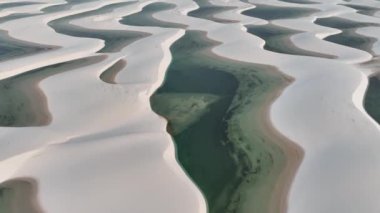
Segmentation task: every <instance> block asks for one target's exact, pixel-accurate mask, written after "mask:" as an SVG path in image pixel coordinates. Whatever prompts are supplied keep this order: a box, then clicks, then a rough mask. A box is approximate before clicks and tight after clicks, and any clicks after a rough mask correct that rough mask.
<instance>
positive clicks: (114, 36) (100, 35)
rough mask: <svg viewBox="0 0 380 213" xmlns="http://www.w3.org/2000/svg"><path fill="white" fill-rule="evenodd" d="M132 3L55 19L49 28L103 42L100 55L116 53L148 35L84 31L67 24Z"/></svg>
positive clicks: (133, 32) (131, 32)
mask: <svg viewBox="0 0 380 213" xmlns="http://www.w3.org/2000/svg"><path fill="white" fill-rule="evenodd" d="M131 3H133V2H128V3H116V4H111V5H107V6H105V7H102V8H100V9H98V10H95V11H89V12H85V13H81V14H77V15H72V16H68V17H64V18H61V19H57V20H54V21H51V22H49V23H48V24H49V26H50V27H52V28H53V29H55V31H57V32H58V33H62V34H66V35H70V36H75V37H85V38H97V39H101V40H103V41H104V42H105V46H104V47H103V48H102V49H101V50H99V51H98V52H101V53H108V52H117V51H120V50H121V49H122V48H123V47H125V46H127V45H129V44H131V43H133V42H134V41H136V40H139V39H141V38H144V37H146V36H148V35H149V34H148V33H143V32H135V31H127V30H96V29H86V28H82V27H78V26H75V25H72V24H69V22H70V21H72V20H75V19H79V18H85V17H89V16H94V15H101V14H107V13H111V12H112V11H113V10H114V9H117V8H118V7H121V6H126V5H129V4H131Z"/></svg>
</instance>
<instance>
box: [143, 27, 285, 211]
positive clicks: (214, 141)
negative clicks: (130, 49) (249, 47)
mask: <svg viewBox="0 0 380 213" xmlns="http://www.w3.org/2000/svg"><path fill="white" fill-rule="evenodd" d="M216 44H217V43H215V42H213V41H210V40H208V39H207V38H206V37H205V34H204V33H201V32H195V31H188V32H187V33H186V35H185V36H184V37H182V38H181V39H180V40H178V41H177V42H176V43H175V44H174V45H173V46H172V48H171V52H172V54H173V60H172V63H171V65H170V67H169V69H168V71H167V74H166V78H165V82H164V84H163V85H162V86H161V88H159V89H158V90H157V91H156V93H155V94H154V95H153V96H152V97H151V104H152V108H153V110H154V111H155V112H156V113H158V114H160V115H162V116H163V117H165V118H166V119H167V120H168V131H169V133H171V135H172V136H173V139H174V141H175V143H176V145H177V155H178V160H179V161H180V163H181V164H182V166H183V167H184V169H185V170H186V171H187V173H188V174H189V176H190V177H191V178H192V179H193V180H194V182H195V183H196V184H197V185H198V186H199V188H200V189H201V190H202V192H203V193H204V195H205V197H206V199H207V201H208V205H209V212H211V213H226V212H247V213H248V212H268V211H269V209H270V208H272V209H273V208H276V207H274V206H276V205H277V204H275V203H276V202H275V201H274V200H273V197H275V196H273V191H274V185H275V183H276V181H277V180H278V177H279V174H280V173H281V172H282V170H283V168H284V165H285V162H286V157H285V155H284V153H283V151H282V149H281V148H280V147H279V146H277V145H276V143H275V142H274V141H273V140H279V139H278V138H276V137H275V136H273V135H271V134H270V131H268V128H267V127H266V125H265V124H264V123H265V122H264V121H265V118H263V117H265V116H263V115H264V114H265V109H267V107H268V105H269V103H270V99H271V98H272V97H273V94H274V93H275V92H276V91H277V92H278V90H279V89H281V88H282V87H284V86H285V85H286V84H287V83H288V82H289V79H286V78H285V77H284V76H281V75H279V74H278V73H277V72H273V71H270V69H271V68H270V67H265V66H257V65H252V64H245V63H238V62H236V61H232V60H228V59H223V58H219V57H216V56H215V55H213V54H212V53H211V52H210V48H212V47H213V46H215V45H216Z"/></svg>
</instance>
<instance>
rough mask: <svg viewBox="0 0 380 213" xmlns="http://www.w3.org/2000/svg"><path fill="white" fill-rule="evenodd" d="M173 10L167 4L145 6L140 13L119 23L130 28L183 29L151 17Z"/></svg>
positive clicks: (159, 3)
mask: <svg viewBox="0 0 380 213" xmlns="http://www.w3.org/2000/svg"><path fill="white" fill-rule="evenodd" d="M173 8H175V5H174V4H169V3H163V2H158V3H151V4H149V5H147V6H145V7H144V8H143V9H142V11H140V12H138V13H135V14H131V15H128V16H125V17H123V19H121V20H120V23H122V24H125V25H131V26H149V27H163V28H185V27H186V25H183V24H176V23H170V22H165V21H160V20H158V19H155V18H154V17H153V14H155V13H157V12H161V11H165V10H170V9H173Z"/></svg>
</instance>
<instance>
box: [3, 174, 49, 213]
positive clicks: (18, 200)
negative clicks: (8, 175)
mask: <svg viewBox="0 0 380 213" xmlns="http://www.w3.org/2000/svg"><path fill="white" fill-rule="evenodd" d="M0 212H4V213H43V210H42V208H41V207H40V206H39V204H38V200H37V182H36V181H35V180H33V179H31V178H17V179H12V180H8V181H6V182H4V183H2V184H0Z"/></svg>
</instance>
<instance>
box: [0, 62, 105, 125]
mask: <svg viewBox="0 0 380 213" xmlns="http://www.w3.org/2000/svg"><path fill="white" fill-rule="evenodd" d="M101 59H102V57H100V56H94V57H90V58H84V59H78V60H74V61H70V62H65V63H60V64H55V65H51V66H47V67H43V68H39V69H35V70H31V71H29V72H26V73H22V74H19V75H16V76H13V77H11V78H7V79H4V80H0V126H12V127H24V126H42V125H47V124H48V123H49V122H50V119H51V116H50V112H49V110H48V108H47V105H46V103H47V100H46V97H45V96H44V95H43V92H42V91H41V90H40V89H39V88H38V86H37V84H38V83H39V82H40V81H41V80H42V79H44V78H47V77H49V76H51V75H54V74H58V73H61V72H65V71H70V70H72V69H75V68H79V67H83V66H87V65H89V64H91V63H95V62H98V61H99V60H101Z"/></svg>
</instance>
